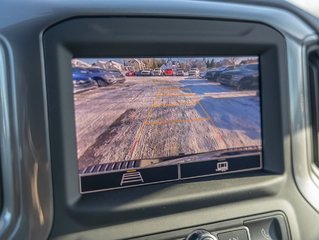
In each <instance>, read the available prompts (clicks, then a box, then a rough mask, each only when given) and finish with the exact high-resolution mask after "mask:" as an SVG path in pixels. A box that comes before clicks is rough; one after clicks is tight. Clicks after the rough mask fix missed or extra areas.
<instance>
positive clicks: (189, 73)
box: [188, 68, 199, 76]
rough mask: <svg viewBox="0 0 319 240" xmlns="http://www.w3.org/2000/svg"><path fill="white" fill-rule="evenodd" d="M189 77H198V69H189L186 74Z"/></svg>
mask: <svg viewBox="0 0 319 240" xmlns="http://www.w3.org/2000/svg"><path fill="white" fill-rule="evenodd" d="M188 75H189V76H199V69H198V68H191V70H189V72H188Z"/></svg>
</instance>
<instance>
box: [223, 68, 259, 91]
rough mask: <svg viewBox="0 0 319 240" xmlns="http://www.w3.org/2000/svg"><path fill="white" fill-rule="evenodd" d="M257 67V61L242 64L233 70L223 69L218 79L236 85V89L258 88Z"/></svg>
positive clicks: (226, 83)
mask: <svg viewBox="0 0 319 240" xmlns="http://www.w3.org/2000/svg"><path fill="white" fill-rule="evenodd" d="M258 68H259V66H258V63H256V64H247V65H242V66H240V67H238V68H236V69H234V70H231V71H224V72H223V73H221V75H220V77H219V79H218V81H219V82H220V83H221V84H225V85H229V86H233V87H236V89H237V90H244V89H258V80H259V71H258Z"/></svg>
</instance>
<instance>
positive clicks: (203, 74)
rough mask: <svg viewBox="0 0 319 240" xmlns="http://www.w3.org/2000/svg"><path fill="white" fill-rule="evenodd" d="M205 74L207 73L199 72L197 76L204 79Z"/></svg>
mask: <svg viewBox="0 0 319 240" xmlns="http://www.w3.org/2000/svg"><path fill="white" fill-rule="evenodd" d="M206 73H207V71H204V72H200V73H199V76H200V77H201V78H205V76H206Z"/></svg>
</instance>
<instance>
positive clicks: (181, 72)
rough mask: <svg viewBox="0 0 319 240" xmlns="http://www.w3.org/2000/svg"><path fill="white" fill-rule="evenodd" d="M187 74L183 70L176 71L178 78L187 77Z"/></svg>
mask: <svg viewBox="0 0 319 240" xmlns="http://www.w3.org/2000/svg"><path fill="white" fill-rule="evenodd" d="M185 75H186V72H185V71H184V69H183V68H177V69H176V76H185Z"/></svg>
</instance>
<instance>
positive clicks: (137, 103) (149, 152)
mask: <svg viewBox="0 0 319 240" xmlns="http://www.w3.org/2000/svg"><path fill="white" fill-rule="evenodd" d="M126 79H127V80H126V82H125V83H122V84H115V85H111V86H108V87H105V88H95V89H91V90H89V91H87V92H82V93H79V94H76V95H75V97H74V99H75V109H76V130H77V146H78V158H79V168H80V169H82V168H85V167H88V166H90V165H94V164H102V163H109V162H118V161H123V160H126V161H128V160H137V159H154V158H160V157H168V156H176V155H179V154H193V153H201V152H210V151H214V150H221V149H227V148H236V147H245V146H260V145H261V131H260V121H261V120H260V109H259V99H258V97H256V91H236V90H234V89H232V88H230V87H226V86H222V85H220V84H219V83H214V82H209V81H207V80H205V79H191V78H185V77H127V78H126Z"/></svg>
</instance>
